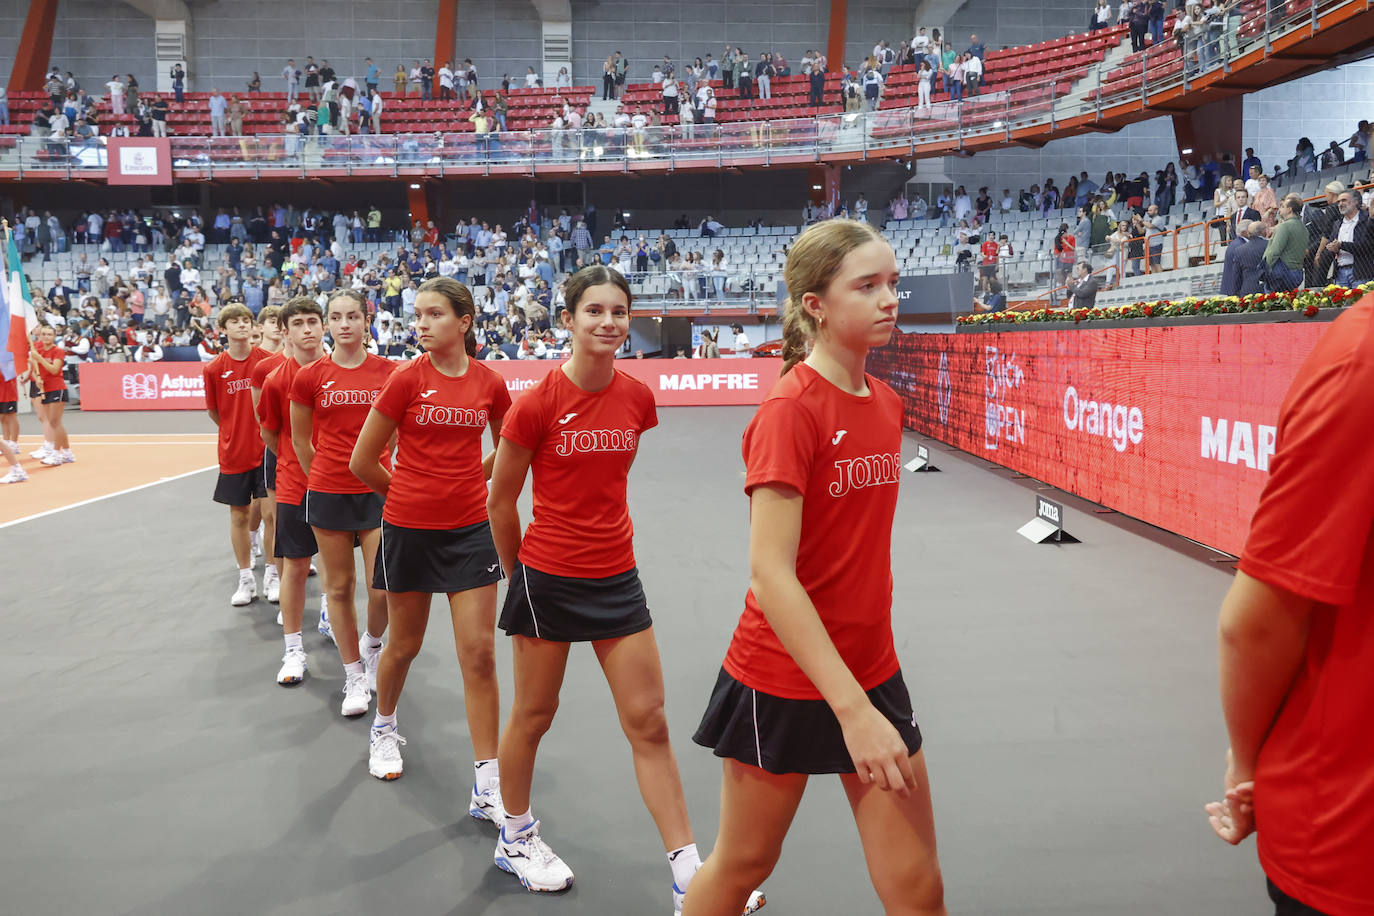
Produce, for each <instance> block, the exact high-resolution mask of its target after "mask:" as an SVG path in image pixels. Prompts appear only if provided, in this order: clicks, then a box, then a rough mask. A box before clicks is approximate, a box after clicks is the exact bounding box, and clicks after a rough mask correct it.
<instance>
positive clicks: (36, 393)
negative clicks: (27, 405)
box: [29, 379, 43, 398]
mask: <svg viewBox="0 0 1374 916" xmlns="http://www.w3.org/2000/svg"><path fill="white" fill-rule="evenodd" d="M42 396H43V389H42V388H39V387H38V383H37V382H36V381H34V380H33V379H29V397H31V398H41V397H42Z"/></svg>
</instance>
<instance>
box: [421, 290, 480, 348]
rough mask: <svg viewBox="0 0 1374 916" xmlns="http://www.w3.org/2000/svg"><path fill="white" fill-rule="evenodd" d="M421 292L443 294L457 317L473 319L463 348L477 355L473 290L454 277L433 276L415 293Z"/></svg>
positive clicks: (465, 336)
mask: <svg viewBox="0 0 1374 916" xmlns="http://www.w3.org/2000/svg"><path fill="white" fill-rule="evenodd" d="M420 293H434V294H435V295H438V296H443V297H444V299H445V300H446V301H447V302H448V307H449V308H451V309H453V316H454V317H455V318H462V317H464V316H466V317H468V318H471V319H472V321H471V322H470V323H469V324H468V332H467V333H466V334H465V335H463V349H464V350H466V351H467V354H468V356H474V357H475V356H476V355H477V331H476V330H475V328H476V325H477V304H476V303H475V302H473V301H472V290H470V289H468V288H467V287H466V286H464V285H463V284H461V283H459V282H458V281H457V280H455V279H453V278H452V277H433V278H431V279H429V280H426V281H425V282H423V283H421V284H420V288H419V289H418V290H416V292H415V295H416V296H419V295H420Z"/></svg>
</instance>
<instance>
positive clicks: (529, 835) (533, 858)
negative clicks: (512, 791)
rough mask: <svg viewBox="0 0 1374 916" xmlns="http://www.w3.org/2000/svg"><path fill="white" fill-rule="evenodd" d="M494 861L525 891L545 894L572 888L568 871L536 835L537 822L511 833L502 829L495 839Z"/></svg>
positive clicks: (537, 830)
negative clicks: (514, 878)
mask: <svg viewBox="0 0 1374 916" xmlns="http://www.w3.org/2000/svg"><path fill="white" fill-rule="evenodd" d="M495 861H496V867H497V868H499V869H501V870H502V871H508V872H510V873H511V874H512V875H515V877H517V878H519V879H520V883H521V884H523V885H525V889H526V890H530V891H539V892H549V891H562V890H567V889H568V888H570V887H572V883H573V873H572V869H571V868H569V867H568V866H567V864H566V863H564V861H563V860H562V859H560V858H558V856H557V855H555V854H554V851H553V850H552V849H550V848H549V844H548V843H545V842H544V840H543V838H542V837H541V836H540V835H539V822H538V821H535V822H534V823H533V824H530V825H529V826H528V827H526V828H525V829H524V830H517V831H516V832H515V833H513V834H511V833H507V832H506V828H505V827H502V828H501V836H500V837H498V838H497V840H496V855H495Z"/></svg>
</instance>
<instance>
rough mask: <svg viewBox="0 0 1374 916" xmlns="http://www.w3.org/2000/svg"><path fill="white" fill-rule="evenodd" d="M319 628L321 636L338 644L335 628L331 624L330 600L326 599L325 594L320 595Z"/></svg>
mask: <svg viewBox="0 0 1374 916" xmlns="http://www.w3.org/2000/svg"><path fill="white" fill-rule="evenodd" d="M318 629H319V631H320V635H321V636H323V637H324V638H325V639H327V640H329V641H330V642H332V643H334V645H336V646H337V645H338V643H337V642H335V641H334V628H333V627H331V626H330V625H329V602H328V601H326V600H325V597H324V595H321V596H320V625H319V627H318Z"/></svg>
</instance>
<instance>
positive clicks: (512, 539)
mask: <svg viewBox="0 0 1374 916" xmlns="http://www.w3.org/2000/svg"><path fill="white" fill-rule="evenodd" d="M533 458H534V450H533V449H529V448H525V447H524V446H522V445H516V444H515V443H514V442H511V441H510V440H509V439H504V440H501V441H500V443H499V444H498V445H497V448H496V453H495V457H494V459H493V466H492V471H491V478H490V479H491V492H490V493H489V494H488V495H487V517H488V519H489V521H490V523H491V537H492V541H493V542H495V544H496V552H497V554H498V555H500V557H501V568H502V569H507V570H510V569H514V568H515V560H516V556H517V555H518V554H519V553H520V537H521V527H520V509H519V506H518V505H517V501H518V500H519V499H520V491H521V490H523V489H524V487H525V477H526V476H527V475H528V474H529V469H530V462H531V461H532V460H533ZM483 465H484V466H485V461H484V462H483Z"/></svg>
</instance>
